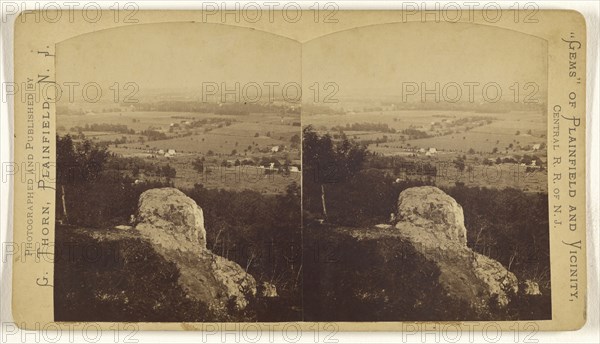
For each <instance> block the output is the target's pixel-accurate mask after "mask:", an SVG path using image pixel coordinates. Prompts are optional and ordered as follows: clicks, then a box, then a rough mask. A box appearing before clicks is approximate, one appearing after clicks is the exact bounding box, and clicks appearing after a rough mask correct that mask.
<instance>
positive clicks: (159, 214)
mask: <svg viewBox="0 0 600 344" xmlns="http://www.w3.org/2000/svg"><path fill="white" fill-rule="evenodd" d="M136 220H137V226H136V228H137V229H140V230H148V231H153V230H154V231H156V232H160V233H161V234H168V235H169V236H172V237H176V240H175V241H173V242H174V243H176V242H180V241H184V242H186V244H187V243H198V244H200V246H201V247H203V248H206V229H205V228H204V214H203V213H202V209H201V208H200V207H199V206H198V205H197V204H196V202H194V200H193V199H191V198H189V197H187V196H186V195H185V194H184V193H183V192H181V191H179V190H177V189H174V188H161V189H150V190H147V191H145V192H144V193H142V194H141V196H140V200H139V202H138V209H137V217H136Z"/></svg>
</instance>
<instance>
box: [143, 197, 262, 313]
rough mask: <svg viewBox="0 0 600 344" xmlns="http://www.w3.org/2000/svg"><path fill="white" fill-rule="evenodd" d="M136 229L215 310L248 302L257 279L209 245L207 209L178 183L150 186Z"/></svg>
mask: <svg viewBox="0 0 600 344" xmlns="http://www.w3.org/2000/svg"><path fill="white" fill-rule="evenodd" d="M136 220H137V224H136V227H135V228H136V229H137V231H138V232H139V233H140V234H141V235H142V237H143V238H145V239H147V240H148V241H149V242H150V243H151V244H152V246H153V248H154V249H155V250H156V251H157V252H158V253H159V254H160V255H161V256H163V257H164V258H165V260H167V261H168V262H172V263H174V264H175V265H176V266H177V268H178V269H179V272H180V275H179V281H178V282H179V284H180V286H181V287H182V288H183V289H184V290H185V291H186V292H187V295H188V296H189V297H190V298H193V299H195V300H198V301H201V302H203V303H205V304H207V305H208V306H209V307H210V308H212V309H214V310H217V311H218V310H224V309H225V308H228V307H231V306H234V307H235V308H237V309H243V308H245V307H246V305H247V303H248V301H247V296H250V295H252V296H254V295H256V281H255V279H254V278H253V277H252V276H251V275H250V274H248V273H247V272H246V271H245V270H244V269H242V268H241V267H240V266H239V265H238V264H237V263H235V262H232V261H230V260H227V259H225V258H223V257H221V256H218V255H216V254H214V253H212V252H211V251H210V250H208V249H207V248H206V230H205V228H204V216H203V213H202V209H201V208H200V207H199V206H198V205H197V204H196V202H194V200H192V199H191V198H189V197H187V196H186V195H185V194H184V193H183V192H181V191H179V190H177V189H174V188H161V189H151V190H147V191H145V192H144V193H142V195H141V196H140V200H139V203H138V211H137V216H136Z"/></svg>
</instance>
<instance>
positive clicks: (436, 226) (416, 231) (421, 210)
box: [395, 186, 518, 308]
mask: <svg viewBox="0 0 600 344" xmlns="http://www.w3.org/2000/svg"><path fill="white" fill-rule="evenodd" d="M397 209H398V213H397V219H398V221H399V222H398V223H396V226H395V227H396V230H398V231H399V234H400V236H401V238H402V239H403V240H404V241H406V242H407V243H409V244H410V245H411V246H413V247H414V249H415V250H416V251H417V252H418V253H419V254H421V255H422V256H423V257H424V258H425V259H426V260H428V261H430V262H432V263H434V264H435V265H437V266H438V268H439V270H440V276H439V278H438V279H439V281H438V282H439V283H440V284H441V285H442V287H444V288H445V289H446V290H447V292H448V294H449V295H451V296H452V297H454V298H456V299H460V300H463V301H466V302H468V303H470V304H471V305H473V306H475V307H477V308H480V307H486V306H487V304H488V303H489V300H496V302H497V304H498V306H506V305H507V304H508V302H509V298H510V295H511V294H513V293H516V292H517V290H518V280H517V278H516V277H515V275H514V274H513V273H512V272H510V271H508V270H507V269H506V268H505V267H504V266H502V264H500V263H499V262H497V261H495V260H493V259H491V258H489V257H486V256H484V255H481V254H479V253H477V252H474V251H473V250H471V249H470V248H469V247H467V231H466V228H465V225H464V215H463V210H462V207H461V206H460V205H459V204H458V203H457V202H456V201H455V200H454V199H453V198H452V197H450V196H448V195H447V194H446V193H444V192H443V191H442V190H440V189H438V188H436V187H432V186H423V187H414V188H409V189H406V190H404V191H403V192H401V193H400V196H399V198H398V208H397Z"/></svg>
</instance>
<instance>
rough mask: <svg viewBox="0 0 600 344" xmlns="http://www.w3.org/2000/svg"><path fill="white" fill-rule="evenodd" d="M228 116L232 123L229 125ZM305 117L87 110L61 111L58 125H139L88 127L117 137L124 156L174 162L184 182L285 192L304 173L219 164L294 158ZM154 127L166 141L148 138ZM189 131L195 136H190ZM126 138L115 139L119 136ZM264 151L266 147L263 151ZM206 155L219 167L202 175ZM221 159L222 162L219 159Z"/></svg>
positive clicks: (99, 136) (92, 135)
mask: <svg viewBox="0 0 600 344" xmlns="http://www.w3.org/2000/svg"><path fill="white" fill-rule="evenodd" d="M203 119H217V120H218V121H217V122H216V123H215V124H205V125H201V126H197V127H188V128H182V129H176V130H172V131H170V130H169V129H170V127H171V123H179V124H181V123H182V121H189V122H193V121H198V120H203ZM225 121H227V122H229V125H223V123H224V122H225ZM299 122H300V120H299V116H297V115H296V116H293V115H283V116H282V115H279V114H263V113H253V114H250V115H237V116H229V115H218V114H204V113H181V112H120V113H97V114H95V113H88V114H86V115H59V116H58V120H57V126H58V127H60V128H61V130H59V134H61V135H64V134H67V133H71V134H72V135H77V134H78V133H77V132H70V129H71V128H73V127H82V128H85V126H86V125H92V124H112V125H125V126H127V128H128V129H133V130H134V131H135V134H129V133H127V134H122V133H116V132H107V131H90V130H84V131H83V134H84V135H85V138H86V139H91V140H92V141H95V142H101V141H102V142H109V141H110V142H113V143H111V144H110V145H109V150H110V151H111V152H113V153H116V154H119V155H122V156H124V157H140V158H143V159H145V160H147V161H149V162H152V163H158V164H162V165H164V164H167V163H168V164H169V165H170V166H172V167H174V168H175V169H176V170H177V175H176V177H175V178H174V179H173V182H174V183H175V185H176V186H178V187H192V186H193V185H194V184H195V183H202V184H204V185H205V187H208V188H225V189H233V190H242V189H250V190H255V191H259V192H263V193H282V192H284V191H285V188H286V187H287V186H288V185H289V184H290V183H292V182H293V181H296V182H298V183H299V180H300V177H299V173H291V174H290V175H289V176H283V175H281V174H275V175H272V176H271V175H269V176H266V175H265V172H264V170H260V169H258V168H246V169H245V170H241V169H240V168H237V170H236V168H231V169H225V168H221V167H218V165H220V163H221V162H222V161H223V160H230V161H235V160H237V159H239V160H243V159H245V158H259V159H260V158H263V157H269V158H275V159H278V160H280V161H283V160H285V159H286V158H287V159H289V160H291V161H298V160H299V159H300V149H299V148H296V149H292V148H291V147H290V145H291V141H290V139H291V138H292V136H294V135H297V136H298V137H300V136H301V127H300V126H297V125H294V124H298V123H299ZM217 124H218V125H217ZM149 128H153V130H156V131H159V132H162V133H164V134H165V135H167V136H168V138H167V139H162V140H148V138H147V137H146V136H145V135H141V133H140V132H141V131H143V130H147V129H149ZM185 133H188V134H191V135H184V134H185ZM123 138H125V140H126V141H125V142H123V143H118V144H115V143H114V141H115V140H120V141H121V140H122V139H123ZM273 146H285V148H282V149H281V151H280V152H276V153H273V152H271V150H270V149H271V147H273ZM169 149H174V150H175V151H176V154H175V156H173V157H164V156H161V155H160V154H158V153H157V152H158V151H159V150H163V151H164V152H166V151H167V150H169ZM261 151H262V152H261ZM202 157H204V159H205V160H206V163H205V164H206V165H205V166H209V165H210V166H213V167H212V168H211V170H213V172H211V173H206V174H199V173H198V172H196V171H195V170H194V169H193V167H192V161H193V160H195V159H196V158H202ZM213 160H216V162H213Z"/></svg>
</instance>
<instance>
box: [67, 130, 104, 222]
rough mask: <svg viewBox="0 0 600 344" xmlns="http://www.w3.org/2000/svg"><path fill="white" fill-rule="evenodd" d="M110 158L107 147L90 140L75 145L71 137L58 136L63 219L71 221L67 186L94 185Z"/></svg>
mask: <svg viewBox="0 0 600 344" xmlns="http://www.w3.org/2000/svg"><path fill="white" fill-rule="evenodd" d="M108 157H109V153H108V151H107V148H106V147H103V146H99V145H97V144H94V143H92V142H91V141H89V140H85V141H83V142H81V143H78V144H75V143H74V142H73V139H72V138H71V136H70V135H66V136H64V137H60V136H56V165H57V167H56V171H57V172H56V173H57V184H58V185H59V186H60V190H61V205H62V210H63V217H64V220H65V221H66V222H68V221H69V218H68V213H67V198H68V197H67V195H66V191H65V186H69V185H81V184H85V183H92V182H93V181H95V180H96V178H98V176H99V175H100V173H101V172H102V171H103V170H104V165H105V164H106V161H107V159H108ZM57 195H58V193H57Z"/></svg>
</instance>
